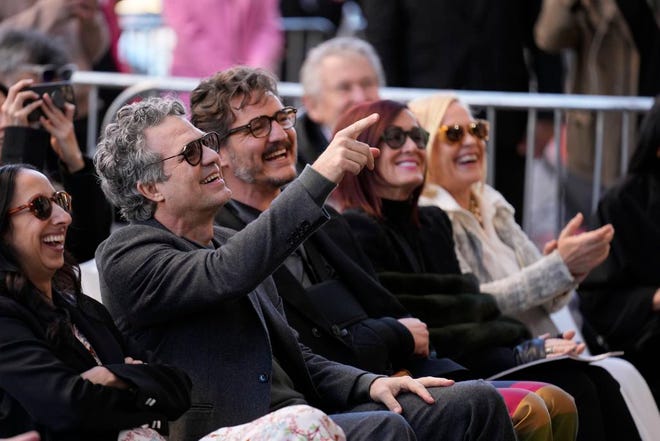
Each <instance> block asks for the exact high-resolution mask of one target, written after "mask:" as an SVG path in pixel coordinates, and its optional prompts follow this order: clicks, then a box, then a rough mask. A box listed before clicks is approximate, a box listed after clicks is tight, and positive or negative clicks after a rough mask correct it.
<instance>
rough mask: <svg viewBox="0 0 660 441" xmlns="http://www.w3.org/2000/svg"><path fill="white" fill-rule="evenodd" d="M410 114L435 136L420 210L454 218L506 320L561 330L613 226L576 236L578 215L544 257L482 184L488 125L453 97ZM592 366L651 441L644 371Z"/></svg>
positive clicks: (460, 251) (614, 361)
mask: <svg viewBox="0 0 660 441" xmlns="http://www.w3.org/2000/svg"><path fill="white" fill-rule="evenodd" d="M408 107H409V108H410V109H411V110H412V112H413V113H414V114H415V116H416V117H417V118H418V120H419V123H420V125H421V126H422V127H424V129H425V130H427V131H428V132H429V134H430V135H429V140H428V142H427V148H426V150H425V151H426V157H427V172H426V181H425V186H424V190H423V192H422V195H421V197H420V199H419V203H420V205H434V206H437V207H440V208H441V209H442V210H444V211H445V212H446V213H447V215H448V216H449V218H450V220H451V224H452V229H453V236H454V247H455V250H456V255H457V257H458V261H459V264H460V267H461V271H463V272H464V273H465V272H470V273H473V274H475V275H476V276H477V278H478V279H479V282H480V288H481V290H482V291H483V292H485V293H489V294H491V295H493V297H494V298H495V300H496V302H497V305H498V306H499V308H500V310H501V311H502V313H503V314H506V315H509V316H513V317H516V318H518V319H519V320H521V321H522V322H524V323H525V324H526V325H527V327H528V328H529V329H530V330H531V331H532V332H533V333H534V334H536V335H546V336H548V335H552V336H555V335H556V334H557V333H558V332H559V330H558V329H557V327H556V326H555V325H554V323H553V321H552V319H551V317H550V313H551V312H554V311H557V310H558V309H560V308H561V307H562V306H564V305H566V303H568V301H569V300H570V296H571V294H572V292H573V290H574V289H575V288H576V287H577V285H578V284H579V283H580V282H581V281H582V280H584V278H585V277H586V276H587V274H588V273H589V272H590V271H591V270H592V269H593V268H594V267H596V266H597V265H598V264H600V263H601V262H602V261H603V260H604V259H605V258H606V257H607V255H608V253H609V249H610V242H611V240H612V237H613V235H614V229H613V227H612V226H611V225H609V224H608V225H604V226H602V227H601V228H599V229H597V230H593V231H589V232H578V230H579V228H580V225H581V223H582V220H583V216H582V215H581V214H578V215H576V216H575V217H574V218H573V219H571V220H570V221H569V222H568V224H567V225H566V226H565V227H564V229H563V230H562V231H561V233H560V234H559V237H558V238H557V239H556V240H553V241H551V242H549V243H547V244H546V245H545V247H544V250H543V254H542V253H541V252H540V251H539V250H538V249H537V248H536V246H535V245H534V244H533V243H532V242H531V241H530V240H529V238H528V237H527V235H526V234H525V232H524V231H523V230H522V229H521V228H520V226H519V225H518V224H517V223H516V222H515V220H514V217H513V215H514V210H513V207H512V206H511V205H510V204H509V203H507V201H506V200H505V199H504V197H503V196H502V195H501V194H500V193H499V192H498V191H497V190H495V189H494V188H492V187H491V186H489V185H488V184H486V183H485V179H486V173H485V170H486V141H487V139H488V122H486V121H482V120H477V119H474V118H473V117H472V115H471V113H470V110H469V108H468V107H467V106H466V105H465V104H464V103H462V102H461V101H460V100H459V99H458V97H456V96H455V95H445V94H438V95H432V96H428V97H423V98H419V99H416V100H413V101H411V102H410V103H409V104H408ZM563 331H564V332H559V334H560V335H561V336H563V337H564V338H566V339H572V338H573V337H574V336H575V332H574V330H563ZM594 364H597V365H598V366H600V367H602V368H604V369H605V370H607V371H608V372H609V373H610V374H611V375H612V376H613V377H615V378H616V379H617V381H618V382H619V383H620V386H621V389H622V395H623V396H624V398H625V400H626V404H627V406H628V408H629V410H630V413H631V415H632V417H633V419H634V421H635V423H636V425H637V429H638V431H639V433H640V435H641V436H642V439H653V436H655V435H653V433H657V430H658V428H659V427H660V414H659V413H658V410H657V406H656V405H655V402H654V401H653V398H652V396H651V394H650V391H649V388H648V385H647V384H646V382H645V381H644V380H643V378H642V377H641V375H640V374H639V372H638V371H637V370H636V369H635V367H634V366H633V365H631V364H630V363H628V362H627V361H625V360H623V359H619V358H609V359H606V360H601V361H598V362H596V363H594Z"/></svg>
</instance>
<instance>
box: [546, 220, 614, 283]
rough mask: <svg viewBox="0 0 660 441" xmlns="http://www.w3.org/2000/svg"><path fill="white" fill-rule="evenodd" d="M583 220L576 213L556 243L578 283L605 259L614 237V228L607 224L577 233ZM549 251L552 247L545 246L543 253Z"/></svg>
mask: <svg viewBox="0 0 660 441" xmlns="http://www.w3.org/2000/svg"><path fill="white" fill-rule="evenodd" d="M583 219H584V217H583V216H582V213H578V214H576V215H575V217H574V218H573V219H571V220H570V221H568V223H567V224H566V226H565V227H564V229H563V230H562V231H561V233H560V234H559V238H558V239H557V243H556V247H557V250H558V251H559V255H560V256H561V258H562V259H563V260H564V263H565V264H566V266H567V267H568V270H569V271H570V272H571V275H572V276H573V278H574V279H575V280H576V281H577V282H578V283H580V282H581V281H582V280H584V278H585V277H587V274H589V271H591V270H592V269H593V268H594V267H596V266H598V265H599V264H600V263H601V262H602V261H603V260H605V259H606V258H607V255H608V254H609V252H610V242H611V241H612V238H613V237H614V227H612V225H609V224H608V225H604V226H602V227H600V228H598V229H596V230H593V231H588V232H586V233H577V231H578V229H579V228H580V225H582V221H583ZM549 249H552V246H549V245H546V247H545V249H544V251H546V250H549Z"/></svg>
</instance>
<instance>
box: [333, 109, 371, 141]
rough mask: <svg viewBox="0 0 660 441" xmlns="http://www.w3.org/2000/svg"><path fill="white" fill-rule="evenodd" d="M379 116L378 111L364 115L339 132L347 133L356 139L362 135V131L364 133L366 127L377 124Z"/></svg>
mask: <svg viewBox="0 0 660 441" xmlns="http://www.w3.org/2000/svg"><path fill="white" fill-rule="evenodd" d="M379 118H380V115H378V114H377V113H372V114H371V115H369V116H367V117H364V118H362V119H361V120H358V121H355V122H354V123H353V124H351V125H350V126H348V127H344V128H343V129H341V130H340V131H339V132H337V134H342V135H346V136H348V137H350V138H353V139H356V138H357V137H358V136H360V133H362V131H363V130H364V129H366V128H367V127H369V126H371V125H373V124H375V123H376V121H378V119H379Z"/></svg>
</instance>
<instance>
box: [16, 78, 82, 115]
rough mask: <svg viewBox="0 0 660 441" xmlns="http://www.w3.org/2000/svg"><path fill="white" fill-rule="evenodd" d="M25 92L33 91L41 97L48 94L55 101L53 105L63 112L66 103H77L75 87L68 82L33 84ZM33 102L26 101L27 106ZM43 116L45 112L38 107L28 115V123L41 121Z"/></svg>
mask: <svg viewBox="0 0 660 441" xmlns="http://www.w3.org/2000/svg"><path fill="white" fill-rule="evenodd" d="M23 90H32V91H33V92H35V93H36V94H37V95H39V96H40V97H42V96H43V95H44V94H45V93H47V94H48V95H49V96H50V98H51V99H52V100H53V104H55V106H56V107H57V108H59V109H60V110H62V111H64V105H65V104H66V103H74V101H75V96H74V94H73V86H72V85H71V83H70V82H68V81H59V82H53V83H39V84H33V85H31V86H28V87H26V88H25V89H23ZM31 102H33V100H27V101H25V105H26V106H27V105H28V104H30V103H31ZM42 116H44V113H43V110H41V107H38V108H36V109H35V110H33V111H32V112H30V114H29V115H28V121H30V122H35V121H39V118H40V117H42Z"/></svg>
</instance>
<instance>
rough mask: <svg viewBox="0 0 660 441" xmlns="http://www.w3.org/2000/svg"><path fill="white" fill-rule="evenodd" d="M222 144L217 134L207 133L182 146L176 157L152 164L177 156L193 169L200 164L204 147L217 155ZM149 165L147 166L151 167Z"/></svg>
mask: <svg viewBox="0 0 660 441" xmlns="http://www.w3.org/2000/svg"><path fill="white" fill-rule="evenodd" d="M221 142H222V137H221V136H220V134H218V133H217V132H209V133H207V134H206V135H204V136H202V137H201V138H197V139H194V140H192V141H190V142H189V143H188V144H186V145H184V146H183V149H181V152H179V153H177V154H176V155H172V156H168V157H167V158H163V159H161V160H160V161H156V162H154V163H152V164H158V163H159V162H164V161H167V160H168V159H172V158H176V157H178V156H183V158H182V159H181V160H184V159H185V160H186V162H187V163H188V164H190V165H192V166H193V167H195V166H197V165H199V163H200V162H202V152H203V151H204V150H203V149H204V147H208V148H210V149H211V150H213V151H214V152H216V153H218V150H220V143H221ZM152 164H149V165H152Z"/></svg>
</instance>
